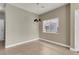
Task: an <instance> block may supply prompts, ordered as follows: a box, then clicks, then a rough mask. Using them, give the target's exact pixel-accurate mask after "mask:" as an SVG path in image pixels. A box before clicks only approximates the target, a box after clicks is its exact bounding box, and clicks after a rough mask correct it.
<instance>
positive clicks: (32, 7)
mask: <svg viewBox="0 0 79 59" xmlns="http://www.w3.org/2000/svg"><path fill="white" fill-rule="evenodd" d="M37 4H38V3H16V4H15V3H14V4H11V5H13V6H16V7H19V8H22V9H24V10H26V11H29V12H32V13H35V14H38V15H40V14H43V13H46V12H48V11H51V10H54V9H56V8H58V7H61V6H63V5H66V3H39V4H38V5H37Z"/></svg>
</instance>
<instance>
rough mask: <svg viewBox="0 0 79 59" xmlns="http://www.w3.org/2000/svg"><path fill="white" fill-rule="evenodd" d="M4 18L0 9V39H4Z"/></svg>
mask: <svg viewBox="0 0 79 59" xmlns="http://www.w3.org/2000/svg"><path fill="white" fill-rule="evenodd" d="M4 19H5V13H4V12H2V11H0V41H2V40H4Z"/></svg>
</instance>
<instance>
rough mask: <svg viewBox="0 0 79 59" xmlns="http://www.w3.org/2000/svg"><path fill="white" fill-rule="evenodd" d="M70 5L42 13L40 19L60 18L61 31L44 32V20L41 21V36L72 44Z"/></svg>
mask: <svg viewBox="0 0 79 59" xmlns="http://www.w3.org/2000/svg"><path fill="white" fill-rule="evenodd" d="M69 7H70V5H69V4H68V5H67V6H62V7H60V8H57V9H55V10H53V11H51V12H48V13H45V14H42V15H40V16H39V17H40V19H41V20H42V21H43V20H48V19H52V18H55V17H58V18H59V31H58V33H43V32H42V22H41V23H39V37H40V38H43V39H47V40H51V41H55V42H58V43H62V44H66V45H70V33H69V32H70V28H69V26H70V16H69V13H70V8H69Z"/></svg>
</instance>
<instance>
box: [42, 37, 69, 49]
mask: <svg viewBox="0 0 79 59" xmlns="http://www.w3.org/2000/svg"><path fill="white" fill-rule="evenodd" d="M40 40H44V41H47V42H50V43H53V44H56V45H60V46H64V47H68V48H70V46H68V45H65V44H62V43H58V42H54V41H50V40H47V39H42V38H40Z"/></svg>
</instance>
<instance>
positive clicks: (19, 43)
mask: <svg viewBox="0 0 79 59" xmlns="http://www.w3.org/2000/svg"><path fill="white" fill-rule="evenodd" d="M36 40H39V38H36V39H32V40H28V41H23V42H18V43H15V44H12V45H8V46H6V47H5V48H10V47H14V46H17V45H21V44H24V43H28V42H32V41H36Z"/></svg>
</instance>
